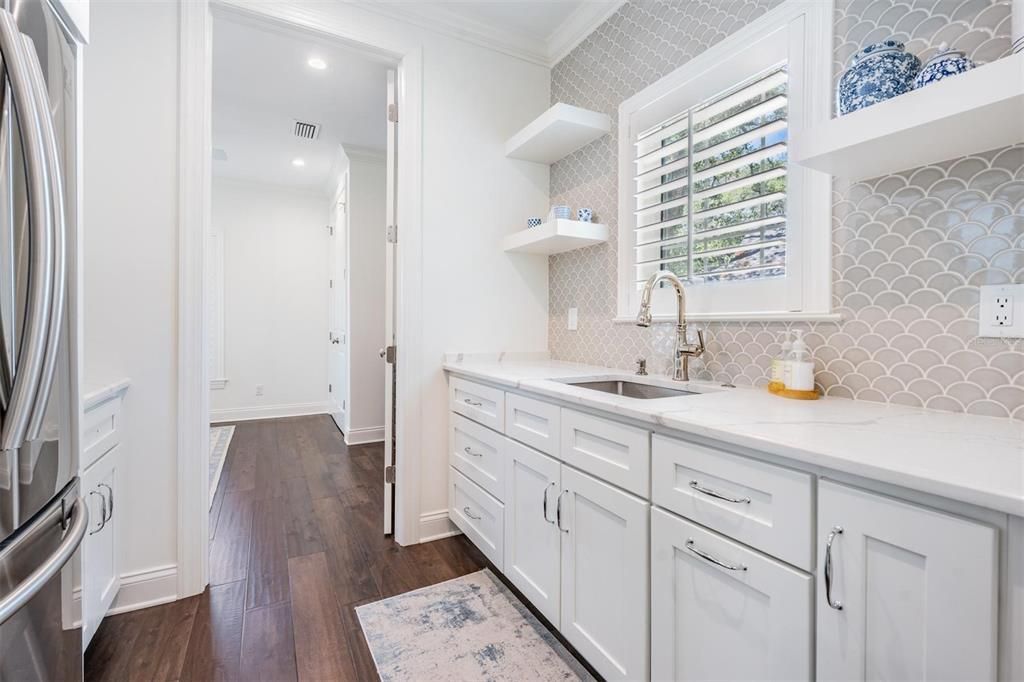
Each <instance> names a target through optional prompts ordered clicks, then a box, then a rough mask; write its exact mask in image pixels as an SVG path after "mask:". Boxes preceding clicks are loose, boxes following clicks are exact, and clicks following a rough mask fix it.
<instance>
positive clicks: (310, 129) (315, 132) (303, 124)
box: [292, 120, 320, 140]
mask: <svg viewBox="0 0 1024 682" xmlns="http://www.w3.org/2000/svg"><path fill="white" fill-rule="evenodd" d="M292 131H293V133H294V134H295V137H298V138H301V139H303V140H315V139H316V138H318V137H320V125H319V124H318V123H309V122H307V121H298V120H296V121H295V122H294V127H293V128H292Z"/></svg>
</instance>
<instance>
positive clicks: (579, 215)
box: [576, 208, 594, 223]
mask: <svg viewBox="0 0 1024 682" xmlns="http://www.w3.org/2000/svg"><path fill="white" fill-rule="evenodd" d="M593 218H594V212H593V211H591V210H590V209H589V208H579V209H576V220H578V221H580V222H581V223H589V222H590V221H591V220H592V219H593Z"/></svg>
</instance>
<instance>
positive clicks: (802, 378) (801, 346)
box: [783, 329, 814, 392]
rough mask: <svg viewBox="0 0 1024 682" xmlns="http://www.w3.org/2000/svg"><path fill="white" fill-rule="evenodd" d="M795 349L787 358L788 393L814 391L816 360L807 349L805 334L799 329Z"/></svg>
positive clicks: (785, 366)
mask: <svg viewBox="0 0 1024 682" xmlns="http://www.w3.org/2000/svg"><path fill="white" fill-rule="evenodd" d="M793 333H794V336H795V337H796V338H795V339H794V340H793V347H792V349H791V350H790V351H789V355H787V356H786V362H785V365H784V369H783V380H784V381H785V383H786V390H787V391H812V392H813V391H814V359H813V358H812V357H811V352H810V351H809V350H808V349H807V343H806V342H805V341H804V333H803V332H802V331H801V330H799V329H797V330H796V331H795V332H793Z"/></svg>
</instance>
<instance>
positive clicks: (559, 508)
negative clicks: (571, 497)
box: [555, 490, 569, 533]
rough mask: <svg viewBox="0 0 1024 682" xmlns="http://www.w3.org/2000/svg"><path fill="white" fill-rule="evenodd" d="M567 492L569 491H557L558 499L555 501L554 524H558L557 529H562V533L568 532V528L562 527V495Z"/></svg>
mask: <svg viewBox="0 0 1024 682" xmlns="http://www.w3.org/2000/svg"><path fill="white" fill-rule="evenodd" d="M567 492H569V491H568V490H563V491H562V492H560V493H558V500H557V502H556V503H555V525H556V526H558V530H560V531H562V532H563V533H568V532H569V529H568V528H562V495H564V494H566V493H567Z"/></svg>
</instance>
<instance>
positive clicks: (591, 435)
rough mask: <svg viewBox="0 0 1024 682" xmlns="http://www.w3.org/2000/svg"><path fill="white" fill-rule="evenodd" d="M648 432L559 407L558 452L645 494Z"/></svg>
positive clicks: (591, 471) (577, 464)
mask: <svg viewBox="0 0 1024 682" xmlns="http://www.w3.org/2000/svg"><path fill="white" fill-rule="evenodd" d="M650 455H651V441H650V434H648V432H647V431H644V430H643V429H638V428H636V427H633V426H626V425H625V424H619V423H618V422H613V421H609V420H608V419H601V418H600V417H594V416H592V415H589V414H583V413H582V412H576V411H574V410H566V409H563V410H562V449H561V452H560V453H559V456H560V457H561V459H562V460H563V461H564V462H567V463H569V464H571V465H573V466H574V467H576V468H578V469H582V470H583V471H585V472H587V473H589V474H593V475H594V476H597V477H598V478H602V479H604V480H606V481H608V482H609V483H612V484H614V485H617V486H619V487H621V488H624V489H626V490H628V491H630V492H631V493H635V494H637V495H640V496H641V497H648V494H649V485H648V481H649V480H650V478H649V474H650V468H651V456H650Z"/></svg>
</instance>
